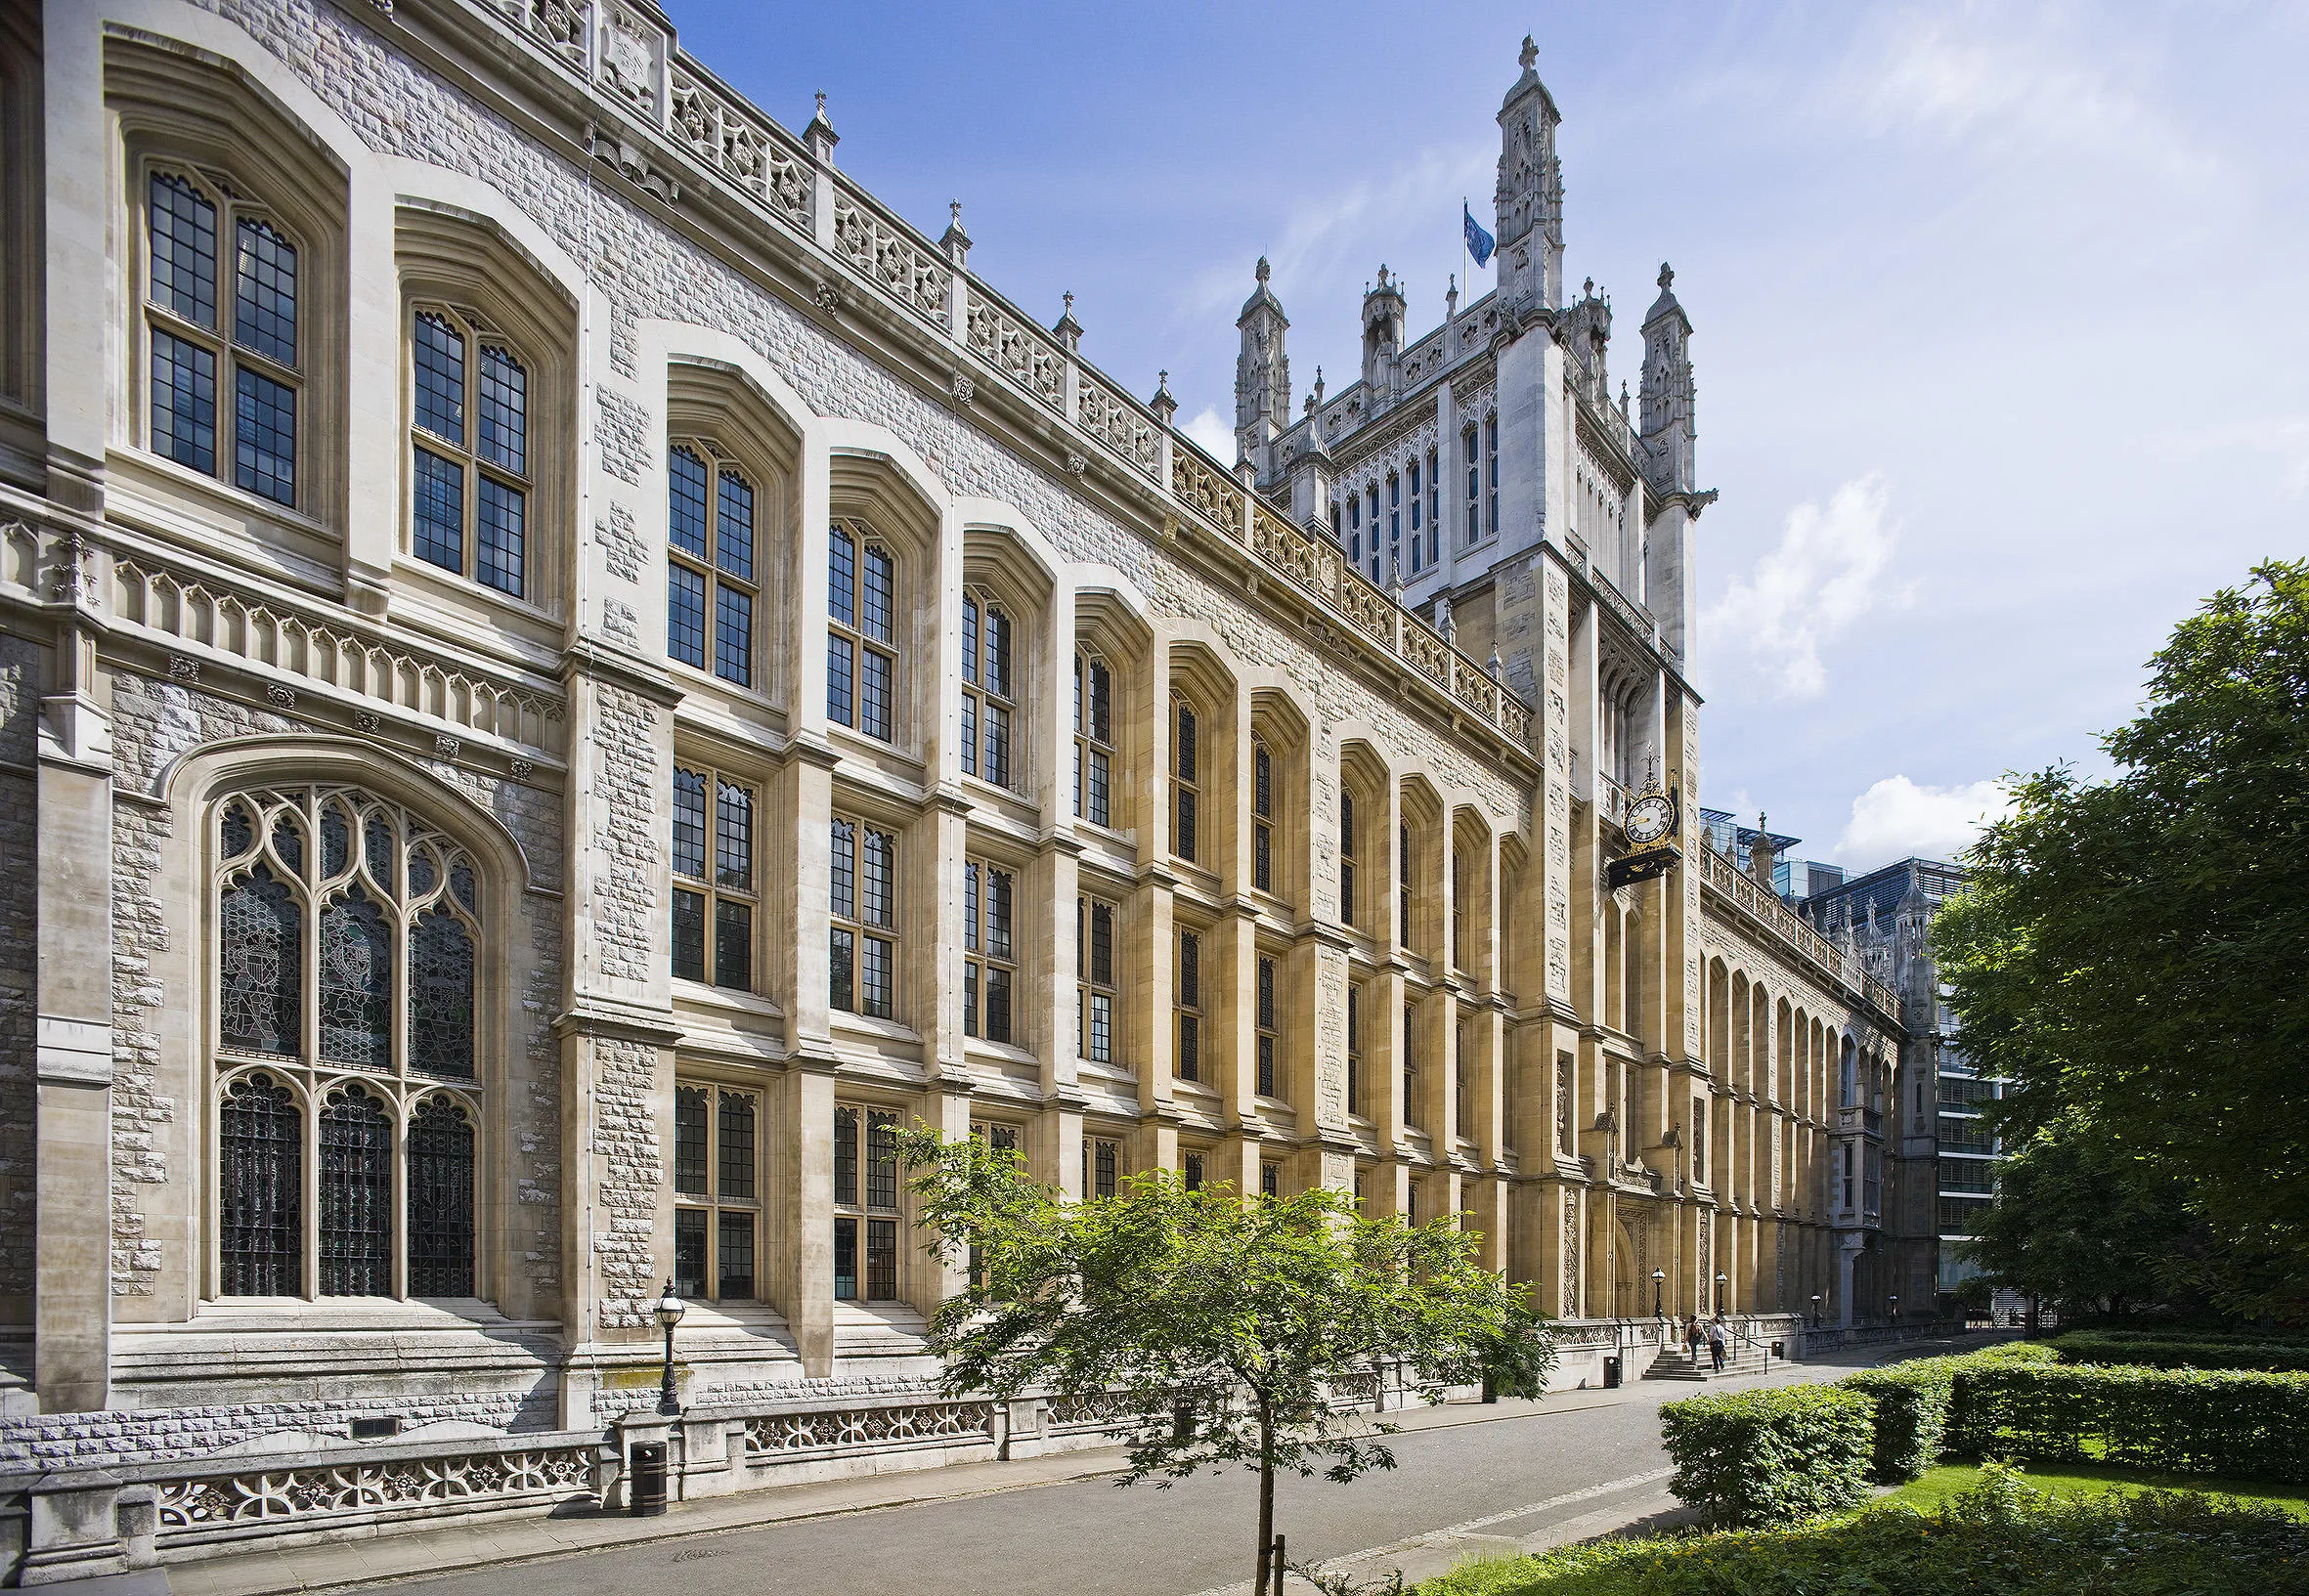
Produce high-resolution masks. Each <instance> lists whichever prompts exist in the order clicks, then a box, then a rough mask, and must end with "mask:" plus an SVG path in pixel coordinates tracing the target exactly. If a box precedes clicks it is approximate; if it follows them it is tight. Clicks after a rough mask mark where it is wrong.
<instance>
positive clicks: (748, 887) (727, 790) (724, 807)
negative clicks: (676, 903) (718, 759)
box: [714, 782, 754, 892]
mask: <svg viewBox="0 0 2309 1596" xmlns="http://www.w3.org/2000/svg"><path fill="white" fill-rule="evenodd" d="M714 884H715V885H717V886H734V887H736V888H737V889H738V890H739V891H741V892H750V891H752V890H753V888H754V795H753V794H752V793H751V792H749V791H748V790H747V789H745V788H743V787H739V786H736V785H735V784H733V783H730V782H722V783H720V784H719V791H718V793H717V794H716V797H715V808H714Z"/></svg>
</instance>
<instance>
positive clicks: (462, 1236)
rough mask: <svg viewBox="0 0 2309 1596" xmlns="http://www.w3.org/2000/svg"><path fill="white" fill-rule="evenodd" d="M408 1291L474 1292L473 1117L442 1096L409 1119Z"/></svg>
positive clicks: (439, 1294) (435, 1293)
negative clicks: (467, 1115)
mask: <svg viewBox="0 0 2309 1596" xmlns="http://www.w3.org/2000/svg"><path fill="white" fill-rule="evenodd" d="M409 1294H410V1295H411V1296H413V1297H470V1296H472V1295H473V1294H474V1292H473V1122H472V1120H471V1119H469V1118H467V1117H466V1114H465V1111H464V1109H462V1108H460V1107H459V1106H457V1104H456V1103H455V1102H452V1101H451V1100H449V1099H447V1098H442V1097H434V1098H428V1099H426V1100H425V1101H424V1102H423V1104H422V1105H420V1106H419V1107H418V1109H417V1111H416V1114H415V1116H414V1118H412V1119H411V1120H410V1122H409Z"/></svg>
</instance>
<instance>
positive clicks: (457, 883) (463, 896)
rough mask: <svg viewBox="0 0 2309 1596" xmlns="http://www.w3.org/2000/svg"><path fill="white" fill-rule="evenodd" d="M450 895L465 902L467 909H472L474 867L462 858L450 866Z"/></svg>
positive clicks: (458, 900)
mask: <svg viewBox="0 0 2309 1596" xmlns="http://www.w3.org/2000/svg"><path fill="white" fill-rule="evenodd" d="M449 895H450V896H451V897H454V898H456V899H457V902H459V903H461V904H463V905H464V906H465V907H466V909H468V910H470V909H472V907H473V867H472V866H471V865H468V864H466V863H465V861H464V860H462V859H459V860H457V863H455V864H453V865H451V866H450V867H449Z"/></svg>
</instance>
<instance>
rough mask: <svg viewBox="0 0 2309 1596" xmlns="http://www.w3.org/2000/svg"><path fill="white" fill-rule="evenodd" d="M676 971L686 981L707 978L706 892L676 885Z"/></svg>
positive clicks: (676, 974)
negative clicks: (693, 890)
mask: <svg viewBox="0 0 2309 1596" xmlns="http://www.w3.org/2000/svg"><path fill="white" fill-rule="evenodd" d="M674 973H675V976H676V977H678V978H679V979H681V980H685V981H702V980H704V979H705V978H706V894H705V893H703V892H692V891H689V890H687V889H686V888H683V887H678V886H677V887H675V889H674Z"/></svg>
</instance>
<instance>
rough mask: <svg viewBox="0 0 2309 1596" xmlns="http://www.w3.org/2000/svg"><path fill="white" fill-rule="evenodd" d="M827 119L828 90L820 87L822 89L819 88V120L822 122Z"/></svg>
mask: <svg viewBox="0 0 2309 1596" xmlns="http://www.w3.org/2000/svg"><path fill="white" fill-rule="evenodd" d="M825 119H826V91H825V90H823V89H820V90H818V120H819V121H821V122H822V121H824V120H825Z"/></svg>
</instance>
